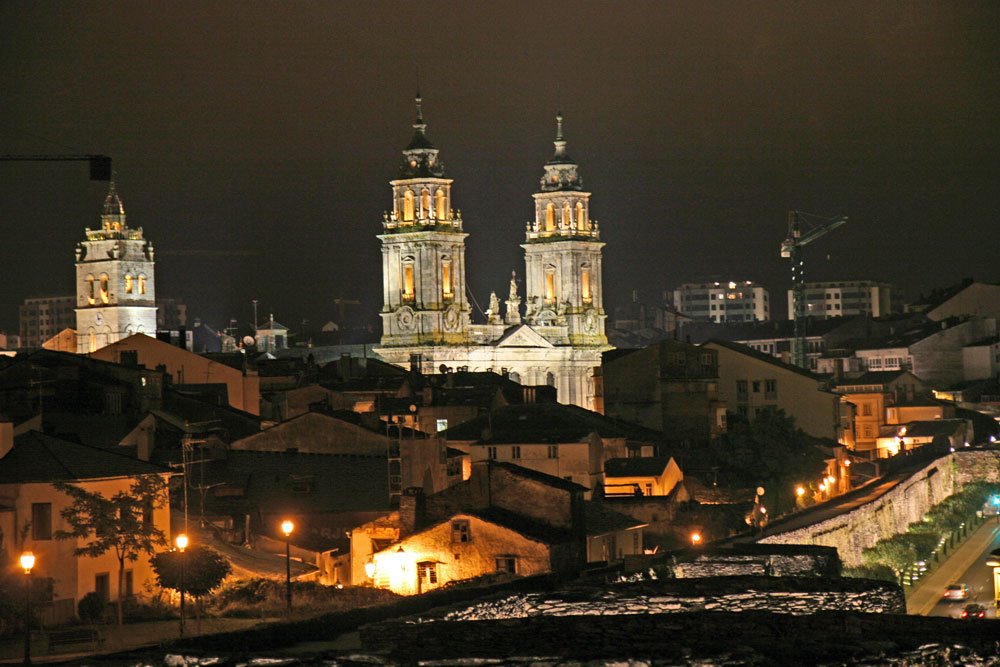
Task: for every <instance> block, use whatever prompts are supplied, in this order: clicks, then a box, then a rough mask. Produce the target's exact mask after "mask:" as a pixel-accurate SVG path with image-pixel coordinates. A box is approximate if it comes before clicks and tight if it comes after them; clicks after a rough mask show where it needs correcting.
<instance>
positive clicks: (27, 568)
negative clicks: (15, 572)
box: [21, 551, 35, 665]
mask: <svg viewBox="0 0 1000 667" xmlns="http://www.w3.org/2000/svg"><path fill="white" fill-rule="evenodd" d="M21 567H22V568H23V569H24V664H26V665H30V664H31V569H32V568H33V567H35V554H33V553H31V552H30V551H25V552H24V553H23V554H21Z"/></svg>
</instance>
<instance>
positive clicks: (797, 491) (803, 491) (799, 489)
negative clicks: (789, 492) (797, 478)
mask: <svg viewBox="0 0 1000 667" xmlns="http://www.w3.org/2000/svg"><path fill="white" fill-rule="evenodd" d="M795 495H797V496H798V497H799V498H801V497H802V496H804V495H806V489H805V487H803V486H802V485H801V484H799V485H798V486H796V487H795Z"/></svg>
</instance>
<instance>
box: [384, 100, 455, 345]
mask: <svg viewBox="0 0 1000 667" xmlns="http://www.w3.org/2000/svg"><path fill="white" fill-rule="evenodd" d="M416 104H417V119H416V121H415V122H414V123H413V130H414V134H413V139H412V140H411V141H410V144H409V145H408V146H407V147H406V148H405V149H404V150H403V164H402V165H401V166H400V178H398V179H396V180H394V181H390V185H391V186H392V210H391V211H389V212H386V213H383V215H382V234H380V235H379V236H378V238H379V240H381V242H382V276H383V285H382V289H383V303H384V305H383V307H382V312H381V316H382V345H383V346H386V347H404V346H414V345H463V344H466V343H468V340H469V314H470V310H471V309H470V307H469V303H468V301H467V298H466V290H465V238H466V236H468V234H466V233H465V232H463V231H462V214H461V212H458V213H457V214H456V213H455V211H454V210H453V209H452V207H451V184H452V181H451V179H448V178H445V177H444V164H443V163H442V162H441V160H440V159H439V158H438V149H437V148H436V147H435V146H434V144H432V143H431V142H430V140H429V139H428V138H427V134H426V130H427V125H426V124H425V123H424V117H423V111H422V108H421V98H420V94H419V93H417V97H416Z"/></svg>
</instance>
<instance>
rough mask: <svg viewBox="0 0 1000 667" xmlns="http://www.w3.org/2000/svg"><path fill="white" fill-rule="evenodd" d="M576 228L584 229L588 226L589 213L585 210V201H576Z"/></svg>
mask: <svg viewBox="0 0 1000 667" xmlns="http://www.w3.org/2000/svg"><path fill="white" fill-rule="evenodd" d="M576 228H577V229H579V230H580V231H583V230H585V229H586V228H587V214H586V212H585V211H584V210H583V202H579V201H578V202H577V203H576Z"/></svg>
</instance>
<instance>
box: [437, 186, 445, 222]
mask: <svg viewBox="0 0 1000 667" xmlns="http://www.w3.org/2000/svg"><path fill="white" fill-rule="evenodd" d="M434 197H435V199H436V200H437V219H438V220H447V219H448V215H447V213H448V212H447V211H446V210H445V207H444V190H438V191H437V193H435V195H434Z"/></svg>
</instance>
